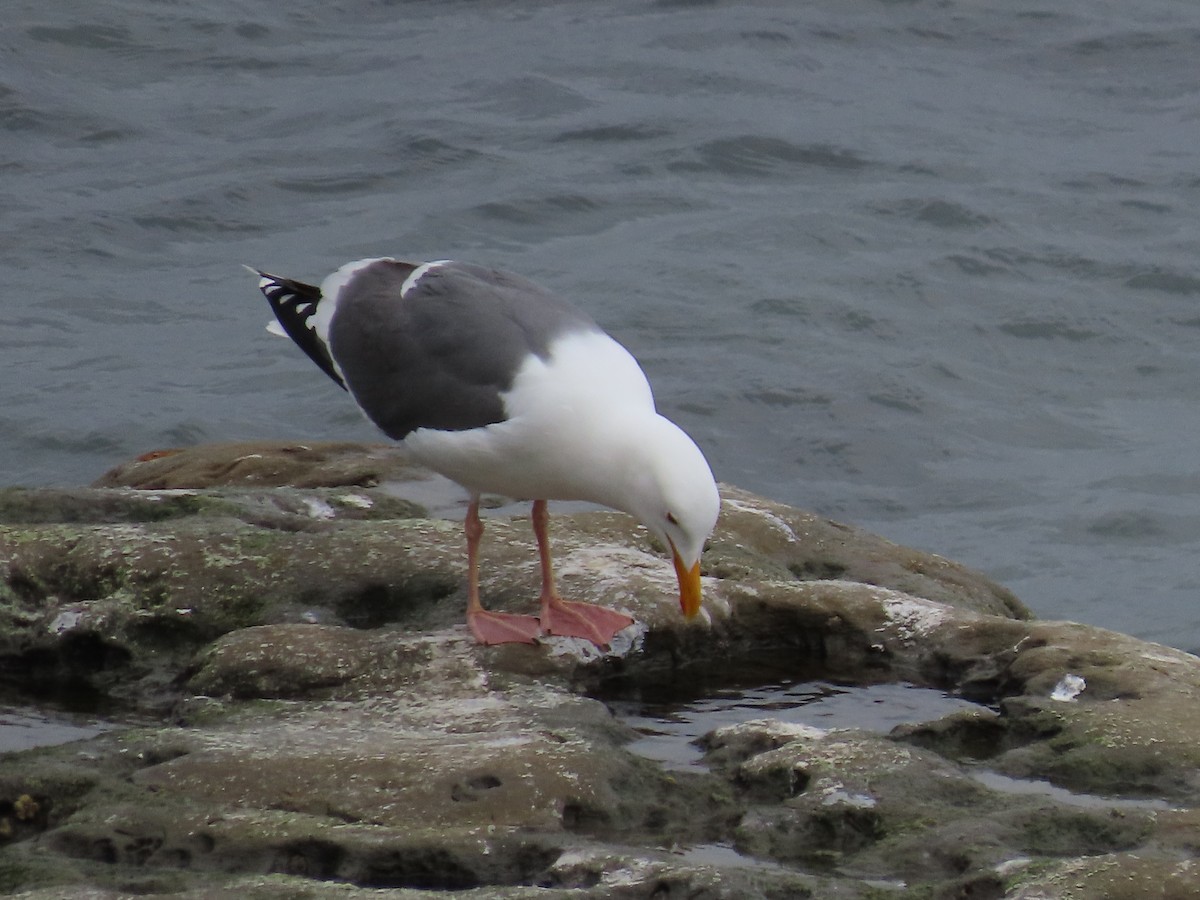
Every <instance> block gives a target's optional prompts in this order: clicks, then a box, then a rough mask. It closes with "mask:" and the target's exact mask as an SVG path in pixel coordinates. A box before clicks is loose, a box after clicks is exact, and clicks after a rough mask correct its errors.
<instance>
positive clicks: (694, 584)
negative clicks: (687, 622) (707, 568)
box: [671, 545, 700, 619]
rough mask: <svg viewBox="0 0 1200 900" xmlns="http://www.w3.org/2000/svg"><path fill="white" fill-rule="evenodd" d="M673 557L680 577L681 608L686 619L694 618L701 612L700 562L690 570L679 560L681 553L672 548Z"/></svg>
mask: <svg viewBox="0 0 1200 900" xmlns="http://www.w3.org/2000/svg"><path fill="white" fill-rule="evenodd" d="M671 556H672V557H674V559H675V574H676V575H677V576H678V577H679V607H680V608H681V609H682V610H683V615H684V617H685V618H688V619H690V618H692V617H693V616H694V615H696V613H698V612H700V560H696V562H695V564H694V565H693V566H692V567H691V568H690V569H689V568H687V567H686V566H685V565H684V564H683V560H682V559H680V558H679V552H678V551H677V550H676V549H675V547H674V545H672V546H671Z"/></svg>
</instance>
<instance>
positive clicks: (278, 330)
mask: <svg viewBox="0 0 1200 900" xmlns="http://www.w3.org/2000/svg"><path fill="white" fill-rule="evenodd" d="M267 331H269V332H271V334H277V335H279V336H280V337H287V336H288V334H287V332H286V331H284V330H283V326H282V325H280V324H279V322H278V321H277V320H275V319H272V320H271V321H270V322H268V323H267Z"/></svg>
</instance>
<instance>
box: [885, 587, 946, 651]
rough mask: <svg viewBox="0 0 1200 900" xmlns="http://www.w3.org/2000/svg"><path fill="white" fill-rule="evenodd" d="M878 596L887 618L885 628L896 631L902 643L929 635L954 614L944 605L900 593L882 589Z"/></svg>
mask: <svg viewBox="0 0 1200 900" xmlns="http://www.w3.org/2000/svg"><path fill="white" fill-rule="evenodd" d="M876 596H877V599H878V600H879V601H880V603H881V604H882V606H883V611H884V615H886V616H887V623H886V626H885V627H887V628H890V629H892V630H893V631H895V633H896V636H897V637H898V638H900V640H902V641H910V640H912V639H913V638H918V637H923V636H924V635H927V634H929V633H930V632H932V631H933V630H935V629H936V628H938V627H939V626H940V625H942V624H943V623H945V622H946V621H947V620H948V619H949V618H950V617H951V615H952V613H953V609H952V608H951V607H949V606H946V605H945V604H944V603H935V602H934V601H932V600H924V599H922V598H920V597H913V596H912V595H910V594H902V593H900V592H899V591H889V590H886V589H882V588H881V589H880V590H879V591H877V593H876Z"/></svg>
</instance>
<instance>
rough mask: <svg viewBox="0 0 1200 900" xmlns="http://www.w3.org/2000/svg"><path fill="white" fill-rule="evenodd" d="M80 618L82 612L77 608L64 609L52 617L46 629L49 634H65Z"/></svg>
mask: <svg viewBox="0 0 1200 900" xmlns="http://www.w3.org/2000/svg"><path fill="white" fill-rule="evenodd" d="M82 620H83V613H82V612H80V611H79V610H75V609H64V610H63V611H62V612H60V613H59V614H58V615H57V616H55V617H54V619H53V620H52V621H51V622H50V624H49V625H48V626H47V628H46V630H47V631H49V632H50V633H51V634H65V633H66V632H68V631H71V630H72V629H74V628H75V627H77V626H78V625H79V623H80V622H81V621H82Z"/></svg>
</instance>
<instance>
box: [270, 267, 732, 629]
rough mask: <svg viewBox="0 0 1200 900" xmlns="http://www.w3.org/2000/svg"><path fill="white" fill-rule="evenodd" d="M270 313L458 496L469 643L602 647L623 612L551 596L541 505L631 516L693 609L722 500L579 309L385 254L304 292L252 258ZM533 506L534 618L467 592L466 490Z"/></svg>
mask: <svg viewBox="0 0 1200 900" xmlns="http://www.w3.org/2000/svg"><path fill="white" fill-rule="evenodd" d="M251 271H252V272H254V273H255V274H257V275H258V276H259V279H260V281H259V289H260V290H261V291H262V292H263V294H264V295H265V296H266V298H267V300H268V302H269V303H270V304H271V309H272V310H273V311H274V313H275V317H276V319H277V320H278V324H276V323H275V322H272V323H271V325H269V326H268V329H269V330H271V331H273V332H275V333H277V334H285V335H287V336H288V337H290V338H291V339H292V340H293V341H295V342H296V343H297V344H298V345H299V346H300V349H302V350H303V351H304V352H305V353H307V354H308V356H309V357H310V358H311V359H312V360H313V362H315V363H316V364H317V365H318V366H320V368H321V369H322V371H324V372H325V374H326V375H328V376H329V377H330V378H332V379H333V380H334V381H335V382H337V383H338V385H340V386H341V387H342V388H344V389H345V390H346V391H348V392H349V394H350V396H351V397H352V398H353V399H354V401H355V402H356V403H357V404H358V406H359V407H360V408H361V409H362V411H363V412H364V413H365V414H366V416H367V418H369V419H370V420H371V421H372V422H374V423H375V425H377V426H378V427H379V428H380V429H381V430H382V431H383V433H384V434H386V435H387V436H388V437H390V438H393V439H394V440H397V441H399V442H400V443H401V445H403V446H404V447H405V448H407V449H408V450H409V451H410V452H411V454H412V456H413V457H414V458H415V459H416V460H417V461H419V462H421V463H423V464H424V465H426V466H428V467H429V468H430V469H432V470H434V471H435V472H439V473H441V474H442V475H445V476H446V477H447V478H450V479H452V480H453V481H456V482H458V484H460V485H462V486H463V487H464V488H466V490H467V491H468V492H469V494H470V502H469V504H468V506H467V514H466V520H465V523H464V531H465V533H466V538H467V623H468V625H469V627H470V630H471V633H472V634H473V635H474V637H475V639H476V640H477V641H478V642H479V643H481V644H499V643H506V642H525V643H534V642H535V640H536V639H537V637H538V636H539V635H541V634H552V635H565V636H573V637H580V638H585V639H587V640H589V641H592V642H593V643H595V644H597V645H600V646H604V645H607V644H608V643H609V642H610V641H611V640H612V638H613V637H614V636H615V635H616V634H617V633H618V632H619V631H621V630H622V629H624V628H626V627H627V626H629V625H631V624H632V623H633V620H632V619H631V618H630V617H629V616H627V615H625V614H624V613H620V612H617V611H615V610H611V609H607V608H605V607H602V606H596V605H593V604H588V603H576V602H570V601H567V600H564V599H562V598H561V597H560V596H559V594H558V589H557V587H556V586H555V579H554V568H553V565H552V563H551V557H550V542H549V538H548V536H547V520H548V513H547V507H546V502H547V501H548V500H585V501H591V502H593V503H599V504H602V505H604V506H608V507H610V508H613V509H617V510H621V511H623V512H626V513H629V514H630V515H632V516H633V517H635V518H636V519H638V520H639V521H641V522H642V524H643V525H645V526H646V528H647V529H648V530H649V531H650V533H651V534H652V535H654V536H655V537H657V538H658V539H659V540H660V541H661V542H662V544H663V546H664V547H667V548H669V550H670V552H671V556H672V558H673V559H674V563H675V572H676V575H677V576H678V579H679V600H680V605H681V607H682V609H683V612H684V615H686V616H688V617H689V618H690V617H691V616H694V615H695V614H696V613H697V612H698V611H699V609H700V554H701V551H702V550H703V548H704V542H705V540H706V539H707V538H708V536H709V534H711V532H712V530H713V527H714V525H715V524H716V520H717V512H718V509H719V507H720V499H719V497H718V494H717V487H716V483H715V482H714V481H713V476H712V471H711V470H710V469H709V466H708V463H707V461H706V460H705V458H704V455H703V454H702V453H701V452H700V449H699V448H698V447H697V446H696V444H695V442H694V441H693V440H692V439H691V438H690V437H688V435H687V434H686V433H685V432H684V431H683V430H682V429H681V428H679V426H677V425H675V424H674V423H673V422H671V421H669V420H668V419H666V418H664V417H663V416H661V415H659V414H658V413H657V412H656V411H655V408H654V397H653V394H652V393H651V390H650V385H649V383H648V382H647V380H646V376H645V374H644V373H643V372H642V369H641V367H640V366H639V365H638V364H637V361H636V360H635V359H634V358H633V356H632V355H631V354H630V353H629V351H628V350H626V349H625V348H624V347H623V346H621V345H620V344H619V343H617V342H616V341H615V340H613V338H611V337H610V336H609V335H608V334H606V333H605V332H604V331H603V330H601V329H600V327H599V326H598V325H596V323H595V322H593V321H592V320H591V319H590V318H589V317H588V316H587V315H585V314H584V313H583V312H581V311H580V310H578V309H576V308H575V307H573V306H571V305H570V304H568V303H566V302H565V301H563V300H561V299H559V298H558V297H556V296H555V295H554V294H552V293H550V292H549V291H547V290H546V289H545V288H543V287H540V286H539V285H537V284H534V283H533V282H532V281H529V280H527V279H525V278H522V277H521V276H519V275H515V274H513V273H511V272H505V271H502V270H499V269H492V268H486V267H483V266H477V265H470V264H467V263H461V262H454V261H451V260H436V261H433V262H425V263H410V262H402V261H400V260H397V259H392V258H388V257H385V258H379V259H362V260H358V261H356V262H351V263H347V264H346V265H344V266H342V267H341V268H340V269H338V270H337V271H336V272H334V273H333V274H332V275H330V276H329V277H328V278H326V279H325V280H324V281H323V282H322V283H321V285H320V287H317V286H315V285H311V284H305V283H303V282H299V281H293V280H292V279H289V278H279V277H277V276H275V275H270V274H268V273H266V272H261V271H259V270H258V269H251ZM484 492H486V493H494V494H502V495H504V496H507V497H512V498H516V499H523V500H531V501H533V510H532V519H533V531H534V535H535V536H536V538H537V546H538V556H539V560H540V563H541V579H542V589H541V597H540V601H541V609H540V615H539V616H537V617H534V616H525V615H513V614H509V613H501V612H491V611H489V610H486V609H485V608H484V607H483V604H482V603H481V602H480V598H479V541H480V538H481V536H482V534H483V523H482V522H481V521H480V519H479V496H480V494H481V493H484Z"/></svg>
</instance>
